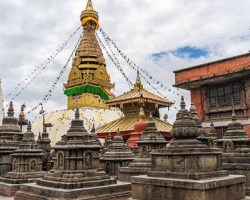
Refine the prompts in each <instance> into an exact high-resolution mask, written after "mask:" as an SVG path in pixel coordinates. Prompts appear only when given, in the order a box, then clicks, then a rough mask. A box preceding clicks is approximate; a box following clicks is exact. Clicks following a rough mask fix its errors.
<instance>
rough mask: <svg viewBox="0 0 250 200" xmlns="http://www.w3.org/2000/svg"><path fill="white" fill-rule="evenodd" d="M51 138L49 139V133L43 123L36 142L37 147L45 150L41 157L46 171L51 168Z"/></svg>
mask: <svg viewBox="0 0 250 200" xmlns="http://www.w3.org/2000/svg"><path fill="white" fill-rule="evenodd" d="M50 143H51V140H50V139H49V134H48V133H47V129H46V126H45V125H43V132H42V134H41V133H39V136H38V140H37V144H38V147H39V149H42V150H44V151H45V155H44V157H43V170H44V171H48V170H50V169H51V165H52V163H51V153H50V152H51V145H50Z"/></svg>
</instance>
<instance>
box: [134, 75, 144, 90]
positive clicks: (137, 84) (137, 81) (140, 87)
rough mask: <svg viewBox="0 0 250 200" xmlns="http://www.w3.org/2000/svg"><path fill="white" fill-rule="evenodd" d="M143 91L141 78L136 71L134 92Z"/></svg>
mask: <svg viewBox="0 0 250 200" xmlns="http://www.w3.org/2000/svg"><path fill="white" fill-rule="evenodd" d="M141 89H143V85H142V83H141V78H140V72H139V70H137V76H136V81H135V84H134V90H141Z"/></svg>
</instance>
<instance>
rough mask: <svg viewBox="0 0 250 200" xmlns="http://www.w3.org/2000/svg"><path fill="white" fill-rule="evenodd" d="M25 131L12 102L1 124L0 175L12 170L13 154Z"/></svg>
mask: <svg viewBox="0 0 250 200" xmlns="http://www.w3.org/2000/svg"><path fill="white" fill-rule="evenodd" d="M22 138H23V133H22V132H21V129H20V127H19V126H18V120H17V118H15V117H14V109H13V103H12V102H10V104H9V108H8V112H7V116H6V117H4V118H3V121H2V125H1V126H0V176H1V175H3V174H5V173H6V172H8V171H10V170H11V166H12V163H11V156H10V154H12V153H13V152H14V151H15V150H16V149H17V148H18V146H19V143H20V141H21V140H22Z"/></svg>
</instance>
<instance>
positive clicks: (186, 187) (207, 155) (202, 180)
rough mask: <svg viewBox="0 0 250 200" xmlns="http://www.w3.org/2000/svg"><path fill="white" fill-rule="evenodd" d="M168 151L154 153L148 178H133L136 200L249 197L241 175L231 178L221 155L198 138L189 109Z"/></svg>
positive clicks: (179, 119)
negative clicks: (222, 164)
mask: <svg viewBox="0 0 250 200" xmlns="http://www.w3.org/2000/svg"><path fill="white" fill-rule="evenodd" d="M172 134H173V137H174V141H173V143H172V145H171V146H170V147H169V148H168V149H157V150H155V151H153V152H152V153H151V156H152V167H151V170H150V171H149V172H148V174H147V175H143V176H136V177H132V178H131V183H132V198H133V199H138V200H144V199H147V200H153V199H157V200H163V199H168V200H177V199H178V200H179V199H181V200H191V199H192V200H207V199H209V200H217V199H220V200H228V199H230V200H240V199H244V198H245V194H244V181H245V177H244V176H241V175H227V174H226V172H225V171H223V170H222V168H221V154H222V153H221V152H220V150H219V149H215V148H208V147H207V146H206V145H204V144H202V143H201V142H200V141H198V140H197V139H196V138H197V137H198V136H199V134H200V132H199V128H198V127H197V125H196V122H195V121H194V119H193V118H192V115H191V113H190V112H189V111H188V110H187V109H186V108H185V102H184V98H183V97H182V100H181V110H180V111H179V112H178V113H177V118H176V121H175V123H174V125H173V130H172Z"/></svg>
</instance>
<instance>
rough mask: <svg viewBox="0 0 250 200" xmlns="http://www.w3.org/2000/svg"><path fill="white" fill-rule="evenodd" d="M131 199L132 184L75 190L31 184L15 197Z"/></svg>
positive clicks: (17, 199)
mask: <svg viewBox="0 0 250 200" xmlns="http://www.w3.org/2000/svg"><path fill="white" fill-rule="evenodd" d="M129 197H131V184H130V183H127V182H117V184H112V185H104V186H98V187H88V188H79V189H73V190H66V189H58V188H51V187H44V186H39V185H37V184H34V183H31V184H24V185H22V186H21V189H20V190H19V191H18V192H17V193H16V195H15V200H27V199H29V200H58V199H60V200H71V199H77V200H109V199H110V200H112V199H114V200H125V199H127V198H129Z"/></svg>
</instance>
